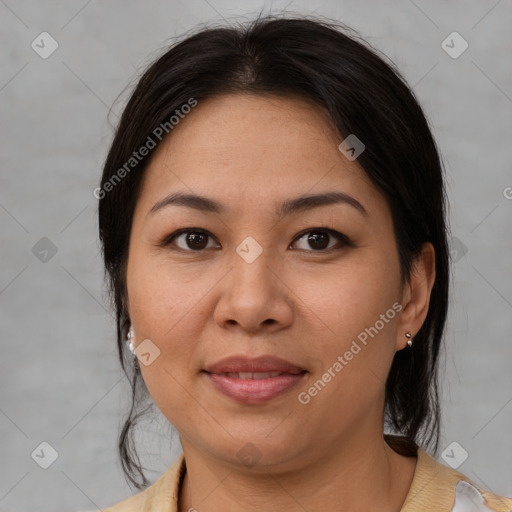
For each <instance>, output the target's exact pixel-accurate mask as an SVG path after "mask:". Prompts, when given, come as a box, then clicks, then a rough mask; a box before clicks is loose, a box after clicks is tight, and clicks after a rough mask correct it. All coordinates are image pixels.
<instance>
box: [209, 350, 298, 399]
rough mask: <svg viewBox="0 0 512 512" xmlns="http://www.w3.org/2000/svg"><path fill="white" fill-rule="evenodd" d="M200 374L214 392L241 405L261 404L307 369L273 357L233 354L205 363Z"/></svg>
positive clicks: (278, 394)
mask: <svg viewBox="0 0 512 512" xmlns="http://www.w3.org/2000/svg"><path fill="white" fill-rule="evenodd" d="M203 373H204V374H205V376H206V377H207V378H208V380H209V382H210V383H211V384H213V386H214V388H215V389H216V390H217V391H220V392H221V393H222V394H223V395H225V396H228V397H229V398H231V399H233V400H235V401H236V402H239V403H244V404H262V403H265V402H268V401H270V400H272V399H274V398H277V397H278V396H280V395H282V394H284V393H286V392H287V391H290V390H291V389H292V388H293V387H295V386H296V385H298V383H299V382H300V381H301V380H302V379H303V378H304V376H305V375H306V373H307V371H306V370H305V369H303V368H301V367H300V366H297V365H295V364H293V363H290V362H288V361H285V360H284V359H280V358H277V357H273V356H262V357H258V358H252V359H251V358H247V357H245V356H236V357H231V358H227V359H223V360H221V361H219V362H217V363H215V364H213V365H211V366H208V367H207V368H206V369H205V370H203Z"/></svg>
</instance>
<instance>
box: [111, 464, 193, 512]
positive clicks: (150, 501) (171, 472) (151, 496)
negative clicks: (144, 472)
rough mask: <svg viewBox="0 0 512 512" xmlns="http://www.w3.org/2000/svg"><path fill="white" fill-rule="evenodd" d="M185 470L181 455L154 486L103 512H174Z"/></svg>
mask: <svg viewBox="0 0 512 512" xmlns="http://www.w3.org/2000/svg"><path fill="white" fill-rule="evenodd" d="M185 468H186V466H185V459H184V457H183V454H181V455H180V456H179V457H178V458H177V459H176V460H175V461H174V462H173V463H172V464H171V466H170V467H169V469H168V470H167V471H166V472H165V473H164V474H163V475H162V476H161V477H160V478H159V479H158V480H157V481H156V482H155V483H154V484H152V485H150V486H149V487H148V488H146V489H144V490H143V491H141V492H139V493H137V494H135V495H133V496H132V497H131V498H128V499H126V500H124V501H121V502H120V503H117V504H116V505H113V506H111V507H109V508H106V509H104V510H103V512H156V511H161V510H166V511H168V512H176V511H177V503H178V494H179V488H180V485H181V481H182V477H183V475H184V472H185Z"/></svg>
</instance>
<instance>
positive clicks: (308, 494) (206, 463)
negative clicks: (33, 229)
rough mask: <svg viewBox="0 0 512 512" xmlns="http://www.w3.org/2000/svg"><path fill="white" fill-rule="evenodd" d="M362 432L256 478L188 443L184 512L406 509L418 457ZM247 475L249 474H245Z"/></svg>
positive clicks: (181, 501) (384, 511)
mask: <svg viewBox="0 0 512 512" xmlns="http://www.w3.org/2000/svg"><path fill="white" fill-rule="evenodd" d="M367 434H368V433H367V432H358V433H357V434H356V435H354V437H353V438H352V439H351V440H349V442H347V441H344V442H343V443H342V444H341V443H340V444H341V446H340V447H338V449H335V448H334V447H333V449H331V450H329V453H325V454H321V456H318V457H317V458H315V459H314V460H311V461H309V463H307V464H300V465H297V468H296V469H293V470H287V471H282V472H276V473H272V472H271V471H268V472H266V473H265V474H255V473H254V472H251V471H249V470H248V469H247V468H240V467H236V466H234V465H232V464H231V463H229V462H225V461H219V460H218V459H216V458H213V457H211V456H210V455H208V454H205V453H203V452H200V451H198V450H196V449H195V447H193V446H192V445H191V444H189V443H188V442H187V441H186V440H185V439H182V446H183V452H184V456H185V460H186V464H187V472H186V475H185V477H184V481H183V486H182V489H181V491H180V496H179V503H178V505H179V507H178V510H179V512H187V511H189V510H197V511H200V512H209V511H218V510H230V511H233V512H235V511H240V512H241V511H244V512H252V511H260V510H265V511H268V512H277V511H279V512H281V511H282V510H287V511H289V512H295V511H297V512H299V511H300V512H304V510H343V511H347V512H349V511H360V510H374V509H375V507H376V505H378V508H379V511H380V512H388V511H389V512H391V511H396V510H400V508H401V506H402V504H403V502H404V501H405V498H406V496H407V493H408V490H409V488H410V486H411V482H412V478H413V474H414V469H415V466H416V458H415V457H404V456H402V455H399V454H398V453H396V452H395V451H393V450H392V449H391V448H390V447H389V446H388V444H387V443H386V442H385V441H384V439H383V437H382V434H380V435H374V436H373V437H368V436H367ZM244 470H245V471H244Z"/></svg>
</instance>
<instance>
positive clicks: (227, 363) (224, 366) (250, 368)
mask: <svg viewBox="0 0 512 512" xmlns="http://www.w3.org/2000/svg"><path fill="white" fill-rule="evenodd" d="M204 370H205V371H206V372H208V373H238V372H252V373H255V372H281V373H292V374H299V373H302V372H304V371H305V370H304V368H301V367H300V366H297V365H295V364H293V363H290V362H289V361H286V360H284V359H281V358H279V357H274V356H270V355H265V356H259V357H252V358H251V357H247V356H231V357H226V358H225V359H221V360H220V361H217V362H216V363H213V364H211V365H208V366H206V368H205V369H204Z"/></svg>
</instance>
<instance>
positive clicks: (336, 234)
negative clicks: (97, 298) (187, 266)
mask: <svg viewBox="0 0 512 512" xmlns="http://www.w3.org/2000/svg"><path fill="white" fill-rule="evenodd" d="M312 232H317V233H327V234H329V235H331V236H333V237H334V238H337V239H338V240H339V241H340V242H341V243H342V246H343V247H353V246H354V244H353V242H352V240H351V239H350V238H349V237H348V236H347V235H345V234H343V233H340V232H339V231H336V230H335V229H331V228H326V227H322V226H319V227H311V228H307V229H303V230H302V231H300V232H299V233H298V234H297V235H296V236H295V238H294V239H293V241H292V242H291V244H290V245H293V244H294V243H295V242H296V241H297V240H299V239H301V238H302V237H303V236H304V235H307V234H308V233H312ZM184 233H201V234H203V235H206V236H208V237H210V238H212V239H214V240H216V238H215V236H214V235H213V234H212V233H210V231H208V230H207V229H204V228H195V227H187V228H181V229H178V230H176V231H174V232H173V233H171V234H170V235H168V236H166V237H164V238H163V240H162V241H161V242H160V243H159V244H158V245H159V246H160V247H168V246H169V245H171V244H172V242H173V241H174V239H176V238H177V237H179V236H180V235H182V234H184ZM339 249H340V248H339V247H336V246H333V247H330V248H329V249H322V250H317V251H315V250H313V249H312V250H307V249H294V250H299V251H306V252H308V253H316V254H322V253H323V254H328V253H330V252H332V251H335V250H339ZM175 250H177V251H181V252H189V253H200V252H204V251H205V249H201V250H197V251H194V250H192V249H190V250H186V249H181V248H179V247H178V248H176V249H175Z"/></svg>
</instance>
